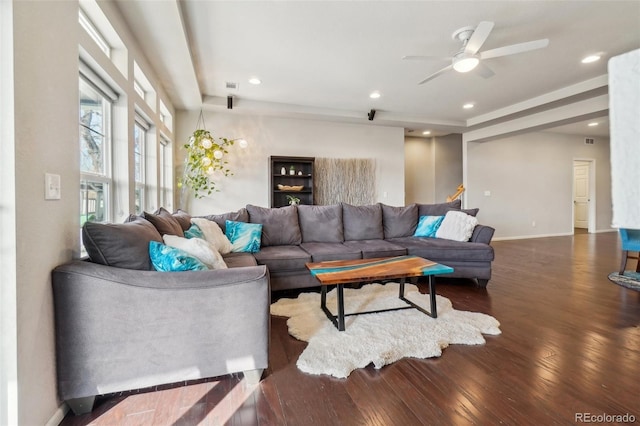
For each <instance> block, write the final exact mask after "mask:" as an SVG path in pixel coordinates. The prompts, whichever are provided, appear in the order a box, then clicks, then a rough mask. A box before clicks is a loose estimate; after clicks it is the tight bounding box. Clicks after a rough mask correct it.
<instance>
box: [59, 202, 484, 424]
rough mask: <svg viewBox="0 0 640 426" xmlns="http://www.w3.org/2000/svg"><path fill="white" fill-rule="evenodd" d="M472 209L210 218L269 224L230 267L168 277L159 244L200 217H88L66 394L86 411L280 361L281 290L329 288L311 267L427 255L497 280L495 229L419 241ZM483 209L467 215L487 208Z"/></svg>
mask: <svg viewBox="0 0 640 426" xmlns="http://www.w3.org/2000/svg"><path fill="white" fill-rule="evenodd" d="M449 210H460V202H459V201H455V202H452V203H443V204H431V205H426V204H422V205H418V204H413V205H411V206H407V207H391V206H387V205H384V204H374V205H369V206H352V205H348V204H341V205H333V206H306V205H301V206H289V207H282V208H278V209H269V208H263V207H257V206H253V205H248V206H247V207H246V208H243V209H240V210H239V211H237V212H231V213H226V214H220V215H210V216H202V217H206V218H207V219H209V220H212V221H215V222H216V223H218V224H219V225H220V227H221V228H222V230H223V231H224V229H225V224H226V221H227V220H233V221H240V222H251V223H260V224H262V236H261V248H260V251H258V252H256V253H229V254H227V255H225V257H224V261H225V263H226V264H227V266H228V269H217V270H207V271H191V272H158V271H155V270H153V266H152V265H151V262H150V258H149V252H148V251H149V242H150V241H158V242H162V234H167V233H170V234H173V233H176V234H181V233H182V232H183V231H185V230H187V229H188V228H189V226H190V220H191V216H189V215H188V214H187V213H185V212H182V211H178V212H176V213H174V214H171V213H169V212H167V211H166V210H163V209H161V211H159V212H156V214H148V213H146V214H145V215H143V217H131V218H130V220H129V221H128V223H124V224H91V223H89V224H85V226H84V228H83V240H84V244H85V247H86V248H87V251H88V253H89V255H90V259H87V260H74V261H71V262H68V263H66V264H64V265H60V266H58V267H57V268H55V269H54V271H53V272H52V281H53V293H54V305H55V322H56V352H57V357H56V362H57V375H58V377H57V379H58V393H59V396H60V398H61V399H63V400H65V401H67V402H68V403H69V405H70V406H71V408H72V409H73V411H74V412H75V413H82V412H87V411H90V410H91V409H92V406H93V401H94V398H95V396H96V395H101V394H107V393H113V392H119V391H125V390H131V389H138V388H145V387H149V386H155V385H160V384H165V383H174V382H178V381H183V380H191V379H199V378H205V377H215V376H220V375H225V374H230V373H236V372H244V373H245V375H246V376H247V378H248V379H250V380H253V381H257V380H259V378H260V377H261V375H262V371H263V370H264V369H265V368H267V366H268V352H269V327H270V316H269V305H270V302H271V292H272V291H278V290H285V289H293V288H306V287H317V285H318V284H317V282H316V281H315V279H314V278H312V277H311V275H310V274H309V272H308V271H307V269H306V267H305V263H307V262H317V261H324V260H339V259H359V258H372V257H381V256H382V257H386V256H397V255H404V254H411V255H417V256H421V257H425V258H428V259H431V260H434V261H436V262H439V263H443V264H445V265H448V266H451V267H453V268H454V271H455V272H454V273H453V274H450V276H453V277H465V278H471V279H474V280H476V281H477V283H478V285H480V286H486V285H487V282H488V280H489V279H490V278H491V262H492V260H493V256H494V253H493V249H492V247H491V246H490V242H491V238H492V236H493V231H494V230H493V228H491V227H488V226H483V225H477V226H476V227H475V229H474V230H473V235H472V236H471V238H470V240H469V241H465V242H459V241H450V240H444V239H438V238H421V237H414V236H413V234H414V232H415V229H416V226H417V224H418V219H419V217H420V216H424V215H427V216H433V215H444V214H445V213H446V212H447V211H449ZM476 212H477V210H471V211H467V213H470V214H473V215H475V213H476Z"/></svg>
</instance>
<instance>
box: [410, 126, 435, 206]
mask: <svg viewBox="0 0 640 426" xmlns="http://www.w3.org/2000/svg"><path fill="white" fill-rule="evenodd" d="M434 145H435V144H434V141H433V138H412V137H408V138H406V139H405V143H404V167H405V183H404V185H405V186H404V188H405V204H406V205H409V204H413V203H423V204H430V203H433V202H434V200H435V168H434V167H433V157H434V153H433V150H434Z"/></svg>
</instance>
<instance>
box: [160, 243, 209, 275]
mask: <svg viewBox="0 0 640 426" xmlns="http://www.w3.org/2000/svg"><path fill="white" fill-rule="evenodd" d="M149 257H150V258H151V263H152V264H153V267H154V268H156V271H161V272H179V271H206V270H207V269H209V268H207V265H205V264H204V263H202V262H201V261H200V260H198V259H197V258H195V257H193V256H191V255H190V254H189V253H187V252H186V251H184V250H180V249H177V248H175V247H169V246H167V245H164V244H162V243H159V242H157V241H151V242H149Z"/></svg>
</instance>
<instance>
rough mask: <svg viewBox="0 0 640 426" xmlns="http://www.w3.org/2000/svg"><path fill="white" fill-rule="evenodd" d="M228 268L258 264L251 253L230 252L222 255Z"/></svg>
mask: <svg viewBox="0 0 640 426" xmlns="http://www.w3.org/2000/svg"><path fill="white" fill-rule="evenodd" d="M222 259H223V260H224V263H226V264H227V267H228V268H240V267H243V266H257V265H258V262H256V258H255V257H253V255H252V254H251V253H228V254H225V255H223V256H222Z"/></svg>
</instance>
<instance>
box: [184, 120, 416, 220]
mask: <svg viewBox="0 0 640 426" xmlns="http://www.w3.org/2000/svg"><path fill="white" fill-rule="evenodd" d="M198 115H199V111H180V112H178V113H177V132H176V135H177V141H178V143H177V145H178V146H181V145H184V143H185V142H186V141H187V140H188V138H189V136H190V134H191V133H192V132H193V130H195V126H196V123H197V121H198ZM204 119H205V125H206V128H207V130H209V131H211V132H212V134H213V136H214V137H226V138H229V139H235V138H244V139H246V140H247V141H248V142H249V146H248V147H247V148H246V149H245V150H242V149H240V148H239V147H238V146H237V145H234V146H233V147H232V153H231V155H230V156H229V161H230V165H231V170H232V171H233V173H234V175H233V176H230V177H222V178H221V179H220V180H219V184H220V187H219V189H220V192H216V193H214V194H212V195H211V196H209V197H205V198H203V199H194V198H193V197H189V198H186V199H185V200H183V201H182V202H181V201H180V200H179V199H178V200H177V204H176V205H177V206H179V207H182V208H183V209H185V210H187V211H188V212H189V213H191V214H195V215H199V214H212V213H223V212H227V211H234V210H238V209H239V208H241V207H244V206H245V205H247V204H255V205H259V206H268V205H269V177H268V175H269V156H272V155H283V156H303V157H324V158H373V159H375V161H376V174H377V183H376V191H377V198H378V201H380V202H383V203H386V204H390V205H398V206H400V205H403V204H404V150H403V144H404V135H403V129H401V128H391V127H382V126H374V125H371V124H368V123H367V124H362V125H360V124H348V123H331V122H325V121H315V120H300V119H290V118H277V117H265V116H248V115H246V116H241V115H238V114H236V113H234V112H233V111H232V112H212V111H205V114H204ZM183 159H184V149H182V148H180V149H179V150H178V153H177V156H176V164H177V165H180V164H182V161H183ZM180 177H181V170H180V169H178V173H176V179H180ZM176 192H177V193H178V194H177V195H178V198H179V192H180V191H176ZM385 193H386V197H385Z"/></svg>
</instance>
